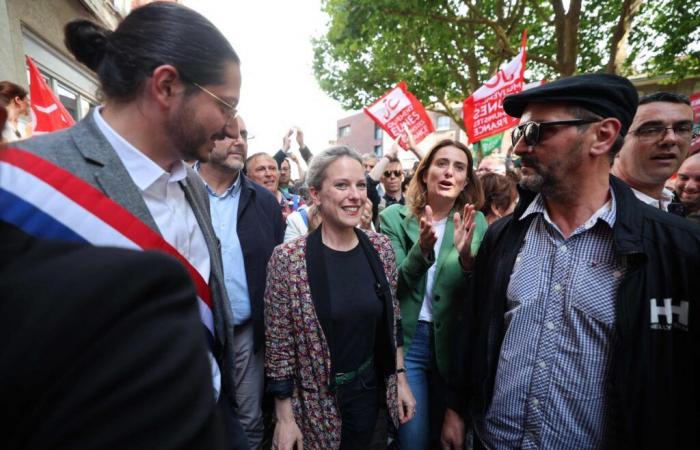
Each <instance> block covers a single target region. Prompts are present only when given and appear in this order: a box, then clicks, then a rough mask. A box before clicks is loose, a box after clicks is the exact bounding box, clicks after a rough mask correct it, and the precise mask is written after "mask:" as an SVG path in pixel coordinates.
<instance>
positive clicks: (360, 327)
mask: <svg viewBox="0 0 700 450" xmlns="http://www.w3.org/2000/svg"><path fill="white" fill-rule="evenodd" d="M323 253H324V258H325V262H326V270H327V273H328V287H329V291H330V307H331V321H332V324H333V325H332V327H333V331H332V333H333V336H332V338H331V339H330V342H329V345H330V350H331V357H332V359H333V365H334V367H335V372H336V373H344V372H351V371H353V370H357V369H358V368H359V367H360V366H361V365H362V363H363V362H365V361H366V360H367V358H369V357H370V356H371V355H372V353H373V351H374V339H375V335H376V330H377V325H378V324H379V321H380V320H381V319H382V313H383V308H382V302H381V300H380V299H379V296H378V295H377V292H376V290H375V288H374V287H375V284H376V282H375V280H374V274H373V273H372V268H371V267H370V265H369V262H368V261H367V257H366V256H365V254H364V252H363V251H362V247H360V245H359V244H358V245H357V246H356V247H355V248H354V249H352V250H350V251H347V252H341V251H336V250H333V249H330V248H328V247H326V246H325V245H324V246H323Z"/></svg>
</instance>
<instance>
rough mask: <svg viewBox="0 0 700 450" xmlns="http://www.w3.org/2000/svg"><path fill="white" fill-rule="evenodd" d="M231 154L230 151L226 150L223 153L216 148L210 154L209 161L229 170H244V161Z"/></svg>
mask: <svg viewBox="0 0 700 450" xmlns="http://www.w3.org/2000/svg"><path fill="white" fill-rule="evenodd" d="M229 156H230V155H229V154H228V151H224V152H223V154H222V153H221V152H219V151H217V150H214V151H213V152H211V153H210V154H209V163H210V164H212V165H215V166H217V167H219V168H221V169H224V170H225V171H227V172H238V171H240V170H242V169H243V165H244V163H243V162H242V161H241V160H239V159H235V158H229Z"/></svg>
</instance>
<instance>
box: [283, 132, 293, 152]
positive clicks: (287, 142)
mask: <svg viewBox="0 0 700 450" xmlns="http://www.w3.org/2000/svg"><path fill="white" fill-rule="evenodd" d="M292 134H294V130H293V129H292V128H290V129H289V131H287V134H286V135H284V137H283V138H282V151H283V152H285V153H287V152H288V151H289V148H290V147H291V146H292Z"/></svg>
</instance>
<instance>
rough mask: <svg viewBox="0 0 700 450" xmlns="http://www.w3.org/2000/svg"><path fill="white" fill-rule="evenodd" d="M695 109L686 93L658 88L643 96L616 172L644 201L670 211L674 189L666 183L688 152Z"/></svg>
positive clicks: (614, 169) (614, 168) (620, 155)
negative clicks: (656, 91) (674, 92)
mask: <svg viewBox="0 0 700 450" xmlns="http://www.w3.org/2000/svg"><path fill="white" fill-rule="evenodd" d="M692 134H693V109H692V108H691V107H690V99H688V97H686V96H685V95H679V94H672V93H668V92H658V93H655V94H651V95H648V96H646V97H642V98H641V99H640V100H639V107H638V108H637V113H636V114H635V116H634V120H633V121H632V126H631V127H630V131H629V133H627V136H625V144H624V145H623V146H622V150H620V153H619V154H618V155H617V157H616V158H615V163H614V165H613V168H612V173H613V175H615V176H616V177H618V178H620V179H621V180H622V181H624V182H625V183H627V184H628V185H629V186H630V187H631V188H632V191H633V192H634V195H636V196H637V198H638V199H640V200H641V201H643V202H644V203H646V204H648V205H651V206H653V207H655V208H659V209H662V210H664V211H668V205H669V204H670V203H671V202H672V201H673V192H672V191H670V190H669V189H666V188H665V187H664V184H665V183H666V180H668V179H669V178H670V177H671V176H672V175H673V174H674V173H675V172H676V171H677V170H678V168H679V167H680V165H681V163H682V162H683V160H684V159H685V157H686V155H687V154H688V148H689V147H690V140H691V138H692Z"/></svg>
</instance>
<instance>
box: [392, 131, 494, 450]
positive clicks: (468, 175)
mask: <svg viewBox="0 0 700 450" xmlns="http://www.w3.org/2000/svg"><path fill="white" fill-rule="evenodd" d="M406 201H407V205H406V206H403V205H398V204H397V205H392V206H390V207H389V208H387V209H385V210H384V211H382V213H381V214H380V216H379V219H380V224H381V231H382V232H383V233H385V234H386V235H387V236H389V238H390V239H391V243H392V245H393V247H394V251H395V252H396V265H397V267H398V272H399V277H398V288H397V296H398V298H399V302H400V305H401V317H402V323H403V331H404V348H407V349H408V352H407V353H406V356H405V365H406V374H407V378H408V384H409V386H410V388H411V391H412V392H413V394H414V396H415V399H416V413H415V416H414V417H413V419H412V420H411V421H410V422H408V423H405V424H403V425H402V426H401V427H400V428H399V442H400V448H401V449H402V450H410V449H418V450H423V449H433V448H441V447H440V430H441V429H442V418H443V415H444V413H445V400H444V396H445V391H446V380H447V375H448V369H449V364H450V361H451V359H452V355H451V353H452V347H453V341H454V340H455V335H456V332H457V329H456V328H457V326H458V321H457V319H458V316H459V312H460V311H461V310H462V308H460V306H459V302H460V301H463V298H464V297H463V296H464V292H465V290H466V282H465V277H464V273H463V268H462V265H461V263H460V261H461V260H464V261H470V260H471V259H470V256H471V255H474V254H476V252H477V250H478V248H479V244H480V243H481V240H482V238H483V236H484V233H485V232H486V227H487V223H486V219H485V218H484V216H483V214H482V213H481V212H479V211H478V209H479V208H480V207H481V203H482V202H483V192H482V190H481V186H480V184H479V180H478V178H477V177H476V175H475V174H474V170H473V159H472V155H471V153H470V152H469V149H467V147H466V146H464V145H463V144H461V143H459V142H456V141H453V140H443V141H441V142H439V143H437V144H436V145H435V146H434V147H433V148H432V149H431V150H430V152H428V154H427V155H425V157H424V158H423V160H422V161H421V162H420V164H419V165H418V168H417V170H416V173H415V175H414V176H413V179H412V180H411V183H410V185H409V187H408V191H407V195H406ZM460 213H461V214H460Z"/></svg>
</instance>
